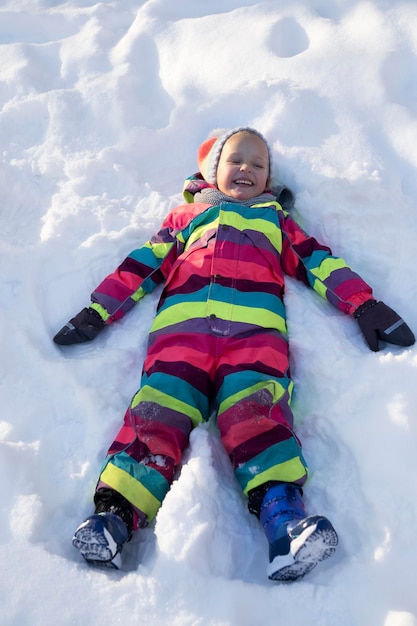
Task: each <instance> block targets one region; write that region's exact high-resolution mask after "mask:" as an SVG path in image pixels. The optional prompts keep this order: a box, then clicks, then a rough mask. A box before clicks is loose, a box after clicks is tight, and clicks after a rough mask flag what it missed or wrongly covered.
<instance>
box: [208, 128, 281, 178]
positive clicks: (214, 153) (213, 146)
mask: <svg viewBox="0 0 417 626" xmlns="http://www.w3.org/2000/svg"><path fill="white" fill-rule="evenodd" d="M242 131H246V132H248V133H252V134H253V135H257V136H258V137H259V138H260V139H262V141H263V142H264V143H265V145H266V147H267V148H268V157H269V172H271V150H270V147H269V145H268V142H267V140H266V139H265V137H264V136H263V135H262V134H261V133H260V132H259V131H257V130H255V129H254V128H249V127H247V126H243V127H240V128H234V129H233V130H226V131H219V132H218V133H216V132H215V136H214V137H213V136H212V137H210V139H207V140H206V141H204V142H203V143H202V144H201V146H200V147H199V148H198V153H197V162H198V168H199V171H200V173H201V174H202V176H203V178H204V180H205V181H207V182H208V183H212V184H216V178H217V167H218V165H219V159H220V155H221V153H222V150H223V146H224V144H225V143H226V141H227V140H228V139H230V137H232V135H236V133H241V132H242Z"/></svg>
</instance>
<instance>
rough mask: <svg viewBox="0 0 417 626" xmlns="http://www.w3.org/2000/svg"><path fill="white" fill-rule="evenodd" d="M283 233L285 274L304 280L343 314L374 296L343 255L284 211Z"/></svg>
mask: <svg viewBox="0 0 417 626" xmlns="http://www.w3.org/2000/svg"><path fill="white" fill-rule="evenodd" d="M279 213H280V222H281V229H282V236H283V243H282V255H281V263H282V266H283V269H284V271H285V273H286V274H288V275H289V276H292V277H294V278H297V279H298V280H301V281H302V282H304V283H305V284H306V285H308V286H309V287H311V288H312V289H314V290H315V291H316V292H317V293H318V294H319V295H320V296H322V297H323V298H325V299H327V300H328V301H329V302H330V303H331V304H333V306H335V307H336V308H338V309H339V310H340V311H343V312H344V313H348V314H353V313H354V311H355V310H356V309H357V308H358V306H360V305H361V304H363V303H364V302H366V301H367V300H370V299H371V298H373V295H372V288H371V287H370V286H369V285H368V284H367V283H366V282H365V281H364V280H363V279H362V278H361V277H360V276H359V275H358V274H356V273H355V272H354V271H353V270H352V269H351V268H350V267H349V266H348V265H347V263H346V262H345V261H344V260H343V259H342V258H340V257H336V256H334V255H333V254H332V251H331V250H330V248H328V247H327V246H324V245H323V244H321V243H320V242H318V241H317V239H315V238H314V237H311V236H309V235H307V234H306V233H305V232H304V231H303V229H302V228H301V227H300V226H299V225H298V224H297V223H296V222H295V221H294V220H293V219H292V217H291V216H290V215H288V214H287V213H286V212H285V211H280V212H279Z"/></svg>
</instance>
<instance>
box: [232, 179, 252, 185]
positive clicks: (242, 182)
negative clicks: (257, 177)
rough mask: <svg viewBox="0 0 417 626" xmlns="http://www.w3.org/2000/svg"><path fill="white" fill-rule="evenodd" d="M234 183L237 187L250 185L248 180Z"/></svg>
mask: <svg viewBox="0 0 417 626" xmlns="http://www.w3.org/2000/svg"><path fill="white" fill-rule="evenodd" d="M235 182H236V184H237V185H252V183H251V182H250V180H236V181H235Z"/></svg>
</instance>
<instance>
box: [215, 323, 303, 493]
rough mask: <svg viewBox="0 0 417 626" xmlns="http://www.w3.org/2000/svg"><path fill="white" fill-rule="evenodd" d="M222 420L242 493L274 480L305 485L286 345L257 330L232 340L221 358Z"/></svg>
mask: <svg viewBox="0 0 417 626" xmlns="http://www.w3.org/2000/svg"><path fill="white" fill-rule="evenodd" d="M216 390H217V401H218V404H219V409H218V416H217V422H218V426H219V430H220V434H221V438H222V442H223V445H224V447H225V449H226V451H227V453H228V455H229V458H230V460H231V462H232V465H233V469H234V472H235V476H236V478H237V481H238V482H239V485H240V487H241V489H242V491H243V492H244V493H245V494H246V495H247V494H248V492H249V491H250V490H252V489H254V488H256V487H259V486H260V485H263V484H265V483H267V482H269V481H280V482H288V483H294V484H297V485H302V484H303V483H304V482H305V481H306V479H307V466H306V463H305V461H304V458H303V455H302V451H301V445H300V443H299V441H298V439H297V437H296V435H295V433H294V431H293V414H292V411H291V408H290V404H291V396H292V391H293V382H292V380H291V378H290V375H289V364H288V345H287V341H286V340H285V339H284V338H283V337H282V335H280V333H278V332H273V331H268V332H265V331H259V330H258V331H257V332H256V331H253V332H251V333H249V334H247V336H245V337H241V338H235V339H231V340H229V341H228V342H227V344H226V350H225V351H224V353H223V354H222V356H221V358H219V361H218V365H217V379H216Z"/></svg>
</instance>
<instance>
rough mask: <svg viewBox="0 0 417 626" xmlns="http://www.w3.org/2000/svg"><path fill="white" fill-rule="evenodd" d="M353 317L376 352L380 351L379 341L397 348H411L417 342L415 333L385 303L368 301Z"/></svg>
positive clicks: (370, 346)
mask: <svg viewBox="0 0 417 626" xmlns="http://www.w3.org/2000/svg"><path fill="white" fill-rule="evenodd" d="M353 317H354V318H355V319H356V320H357V322H358V324H359V328H360V329H361V331H362V334H363V336H364V338H365V341H366V343H367V344H368V346H369V348H370V349H371V350H373V351H374V352H378V350H379V340H382V341H387V342H388V343H393V344H395V345H397V346H411V345H412V344H413V343H414V342H415V337H414V334H413V332H412V331H411V329H410V328H409V326H407V324H406V323H405V322H404V320H403V319H402V317H400V316H399V315H398V313H396V312H395V311H393V309H391V308H390V307H389V306H387V305H386V304H384V303H383V302H377V301H376V300H368V301H367V302H365V303H364V304H362V305H361V306H360V307H358V308H357V309H356V311H355V312H354V314H353Z"/></svg>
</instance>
